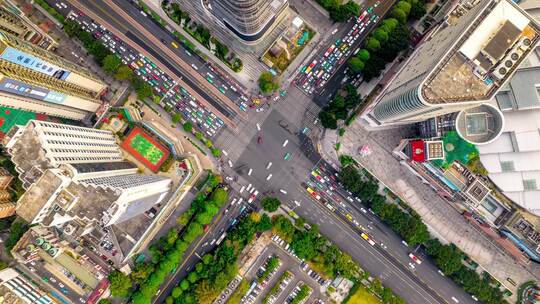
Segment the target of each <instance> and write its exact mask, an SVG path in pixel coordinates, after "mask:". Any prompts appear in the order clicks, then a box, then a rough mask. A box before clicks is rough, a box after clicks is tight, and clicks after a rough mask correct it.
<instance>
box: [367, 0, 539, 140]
mask: <svg viewBox="0 0 540 304" xmlns="http://www.w3.org/2000/svg"><path fill="white" fill-rule="evenodd" d="M539 33H540V26H539V25H538V23H537V22H536V20H535V19H533V18H531V17H530V16H529V15H528V14H527V13H525V12H524V11H523V10H521V9H520V8H519V7H518V6H517V5H516V4H514V3H513V2H512V1H511V0H500V1H498V0H476V1H467V2H463V3H459V5H457V6H456V8H455V9H454V10H453V11H452V12H451V13H450V14H449V15H448V16H447V18H446V20H445V22H443V23H442V24H440V25H439V26H438V27H437V28H435V29H433V30H432V31H431V32H430V33H429V34H428V35H427V36H426V37H425V38H424V40H423V41H422V42H421V43H420V44H419V45H418V47H417V49H416V50H415V52H414V53H413V54H412V55H411V56H410V57H409V59H408V60H407V62H406V63H405V64H404V65H403V66H402V68H401V69H400V70H399V71H398V72H397V73H396V75H395V76H394V77H393V78H392V79H391V80H390V81H389V82H388V85H387V86H386V87H385V88H384V89H383V91H382V92H381V94H380V95H379V97H378V98H377V99H376V101H375V102H374V103H373V105H372V106H370V107H369V108H368V110H367V111H365V112H364V115H363V118H365V119H366V120H367V121H368V122H369V123H370V124H372V125H374V126H377V125H387V124H404V123H412V122H418V121H423V120H426V119H429V118H432V117H435V116H439V115H443V114H447V113H453V112H458V111H461V110H465V109H468V108H472V107H476V106H478V105H479V104H482V103H484V102H486V101H489V100H490V99H491V98H492V97H493V96H494V95H495V94H496V93H497V91H498V90H499V89H500V88H501V87H502V86H503V85H504V84H505V83H506V81H507V80H508V79H509V78H510V75H511V74H512V73H513V72H514V71H515V69H516V67H517V66H519V65H520V63H521V62H522V61H523V59H524V58H525V57H526V56H527V54H529V53H530V52H531V50H533V46H534V45H535V44H536V43H537V41H538V40H539V37H540V36H539ZM473 112H475V111H473ZM469 114H470V115H469ZM469 114H467V115H465V116H464V117H465V118H464V119H465V120H466V122H465V123H466V125H468V126H473V125H474V126H477V127H478V130H476V129H475V130H472V129H471V130H470V131H471V133H470V134H475V133H478V134H479V133H480V132H484V131H485V130H483V129H485V128H488V126H487V125H486V126H484V127H482V121H484V120H483V118H482V117H480V116H481V115H484V116H483V117H487V116H489V115H488V114H489V113H488V114H486V113H476V114H475V113H469ZM473 114H474V115H473ZM482 128H483V129H482ZM480 129H482V130H480Z"/></svg>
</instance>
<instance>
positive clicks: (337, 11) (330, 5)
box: [317, 0, 360, 22]
mask: <svg viewBox="0 0 540 304" xmlns="http://www.w3.org/2000/svg"><path fill="white" fill-rule="evenodd" d="M317 3H319V4H320V5H321V6H322V7H323V8H324V9H325V10H327V11H328V13H329V14H330V19H332V20H333V21H336V22H343V21H346V20H347V19H349V18H351V17H353V16H358V15H360V6H359V5H358V4H357V3H356V2H354V1H347V3H345V4H343V1H342V0H317Z"/></svg>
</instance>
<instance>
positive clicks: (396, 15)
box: [390, 7, 407, 24]
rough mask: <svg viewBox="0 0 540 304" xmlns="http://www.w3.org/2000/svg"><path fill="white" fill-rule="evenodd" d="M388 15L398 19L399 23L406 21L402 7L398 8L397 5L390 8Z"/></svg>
mask: <svg viewBox="0 0 540 304" xmlns="http://www.w3.org/2000/svg"><path fill="white" fill-rule="evenodd" d="M390 16H392V18H394V19H396V20H397V21H399V23H401V24H405V22H407V14H406V13H405V12H404V11H403V10H402V9H400V8H398V7H395V8H394V9H393V10H392V12H391V13H390Z"/></svg>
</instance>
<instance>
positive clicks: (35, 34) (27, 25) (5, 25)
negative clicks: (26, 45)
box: [0, 1, 58, 50]
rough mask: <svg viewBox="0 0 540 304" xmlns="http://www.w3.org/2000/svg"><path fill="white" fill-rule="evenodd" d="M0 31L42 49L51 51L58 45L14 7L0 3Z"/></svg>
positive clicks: (3, 2)
mask: <svg viewBox="0 0 540 304" xmlns="http://www.w3.org/2000/svg"><path fill="white" fill-rule="evenodd" d="M0 31H3V32H6V33H8V34H10V35H13V36H15V37H18V38H20V39H22V40H24V41H27V42H30V43H32V44H34V45H37V46H39V47H41V48H43V49H46V50H51V49H53V48H56V47H57V46H58V43H57V42H56V41H55V40H54V39H53V38H52V37H50V36H49V35H48V34H47V33H45V32H44V31H43V30H42V29H41V28H40V27H39V26H37V25H36V24H34V23H32V22H31V21H30V20H28V18H26V16H25V15H24V13H23V12H22V11H20V10H19V9H18V8H17V7H16V6H14V5H10V4H8V3H6V2H5V1H0Z"/></svg>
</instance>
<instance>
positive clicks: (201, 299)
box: [195, 280, 219, 304]
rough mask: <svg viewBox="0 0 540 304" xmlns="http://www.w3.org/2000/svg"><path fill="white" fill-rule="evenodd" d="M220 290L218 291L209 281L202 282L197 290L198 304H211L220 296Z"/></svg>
mask: <svg viewBox="0 0 540 304" xmlns="http://www.w3.org/2000/svg"><path fill="white" fill-rule="evenodd" d="M218 294H219V289H217V288H216V287H215V286H214V285H212V283H210V282H209V281H208V280H202V281H201V282H200V283H199V284H198V285H197V287H196V288H195V296H196V297H197V303H199V304H210V303H212V302H213V301H214V299H215V298H216V297H217V296H218Z"/></svg>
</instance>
